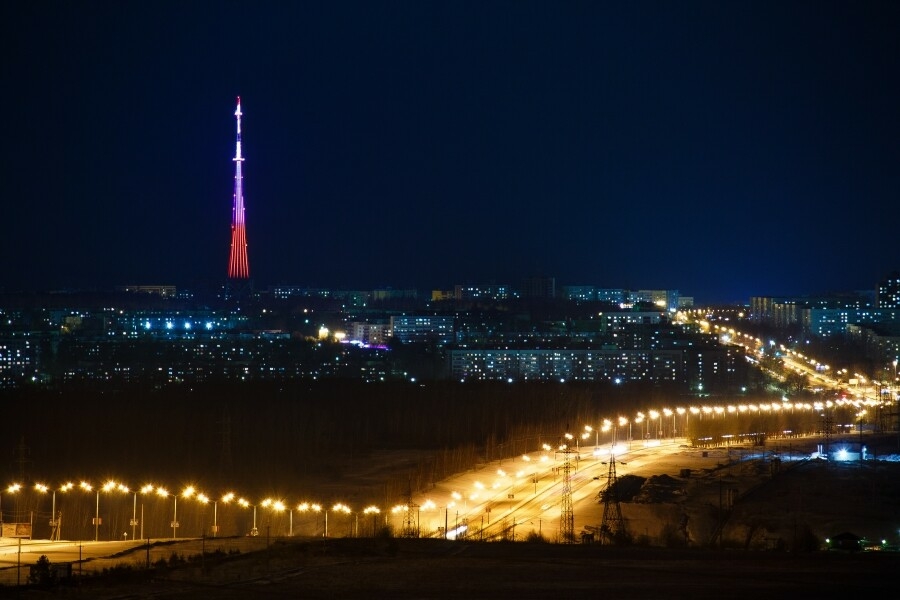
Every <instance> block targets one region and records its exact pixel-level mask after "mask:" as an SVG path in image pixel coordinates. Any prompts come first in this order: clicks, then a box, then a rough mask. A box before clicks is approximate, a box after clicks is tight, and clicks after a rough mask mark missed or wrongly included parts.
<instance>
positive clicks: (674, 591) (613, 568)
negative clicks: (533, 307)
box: [0, 539, 900, 600]
mask: <svg viewBox="0 0 900 600" xmlns="http://www.w3.org/2000/svg"><path fill="white" fill-rule="evenodd" d="M898 567H900V553H887V552H866V553H852V554H845V553H836V552H816V553H803V554H791V553H779V552H745V551H735V550H728V551H714V550H708V549H707V550H699V549H697V550H684V549H682V550H669V549H661V548H644V547H630V548H616V547H609V546H606V547H601V546H597V545H580V544H579V545H574V544H573V545H557V544H546V543H503V542H500V543H470V542H453V541H445V540H426V539H420V540H408V539H375V540H373V539H335V540H328V541H323V540H305V541H304V540H296V539H295V540H291V541H290V542H274V543H272V544H271V545H270V546H269V548H268V549H263V550H260V551H259V552H254V553H243V554H239V555H232V556H227V555H226V556H221V557H219V558H214V557H207V558H206V559H205V560H204V562H203V564H201V563H200V562H197V561H194V562H189V563H188V564H184V565H181V566H177V567H173V568H169V567H164V566H160V567H158V568H157V569H155V570H154V571H153V572H152V573H150V574H148V573H146V572H137V571H134V572H129V571H122V572H119V573H117V574H115V576H112V577H96V578H90V579H86V580H84V581H82V582H81V583H80V584H77V585H67V586H63V587H59V588H55V589H45V590H38V589H27V590H20V591H19V595H18V596H16V592H15V591H14V590H11V589H8V588H7V590H6V592H7V594H10V593H11V594H13V597H21V598H47V597H64V598H75V599H81V598H91V599H112V598H173V599H194V598H313V599H315V598H328V599H337V598H340V599H349V600H354V599H363V598H365V599H372V598H377V599H393V598H397V599H401V598H402V599H410V598H413V599H416V598H429V599H436V600H439V599H445V598H446V599H451V598H452V599H454V600H459V599H469V598H526V599H527V598H630V599H634V598H685V599H688V598H690V599H698V598H754V599H759V598H790V597H793V598H811V597H817V598H865V597H879V596H881V595H883V594H885V593H890V592H891V591H892V590H894V589H896V586H897V583H896V573H897V568H898ZM2 593H3V590H2V589H0V594H2ZM875 594H877V595H878V596H876V595H875Z"/></svg>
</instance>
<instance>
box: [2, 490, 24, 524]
mask: <svg viewBox="0 0 900 600" xmlns="http://www.w3.org/2000/svg"><path fill="white" fill-rule="evenodd" d="M21 489H22V484H21V483H13V484H10V485H9V487H7V488H6V491H7V492H8V493H10V494H15V493H16V492H18V491H19V490H21ZM0 537H3V502H2V497H0Z"/></svg>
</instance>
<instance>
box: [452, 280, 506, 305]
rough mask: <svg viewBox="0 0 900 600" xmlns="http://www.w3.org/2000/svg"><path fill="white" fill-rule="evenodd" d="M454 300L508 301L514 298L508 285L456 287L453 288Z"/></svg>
mask: <svg viewBox="0 0 900 600" xmlns="http://www.w3.org/2000/svg"><path fill="white" fill-rule="evenodd" d="M453 296H454V298H455V299H456V300H492V301H500V300H510V299H512V298H514V297H515V294H514V293H513V291H512V289H510V287H509V286H508V285H496V284H493V283H492V284H488V285H456V286H454V288H453Z"/></svg>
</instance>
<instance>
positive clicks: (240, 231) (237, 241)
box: [228, 96, 250, 279]
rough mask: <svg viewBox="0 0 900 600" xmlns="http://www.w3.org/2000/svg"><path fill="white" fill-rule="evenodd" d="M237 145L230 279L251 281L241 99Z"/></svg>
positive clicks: (235, 114)
mask: <svg viewBox="0 0 900 600" xmlns="http://www.w3.org/2000/svg"><path fill="white" fill-rule="evenodd" d="M234 116H235V117H236V118H237V145H236V148H235V152H234V209H233V210H234V212H233V214H232V217H231V255H230V256H229V257H228V278H229V279H249V278H250V263H249V262H248V261H247V230H246V228H245V226H244V190H243V187H244V178H243V177H242V176H241V163H242V162H244V157H243V156H241V97H240V96H238V99H237V110H235V111H234Z"/></svg>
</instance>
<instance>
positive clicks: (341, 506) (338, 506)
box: [326, 502, 353, 537]
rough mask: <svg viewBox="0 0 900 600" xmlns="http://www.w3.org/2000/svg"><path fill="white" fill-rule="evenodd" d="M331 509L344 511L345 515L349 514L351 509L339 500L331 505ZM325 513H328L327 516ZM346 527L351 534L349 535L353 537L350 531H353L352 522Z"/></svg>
mask: <svg viewBox="0 0 900 600" xmlns="http://www.w3.org/2000/svg"><path fill="white" fill-rule="evenodd" d="M331 510H333V511H334V512H342V513H344V514H346V515H349V514H350V513H351V512H352V511H351V510H350V507H349V506H347V505H346V504H343V503H341V502H338V503H337V504H335V505H334V506H332V507H331ZM327 514H328V513H326V518H327ZM348 523H349V521H348ZM348 529H349V530H350V534H351V536H350V537H353V536H352V533H353V528H352V524H350V526H349V527H348Z"/></svg>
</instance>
